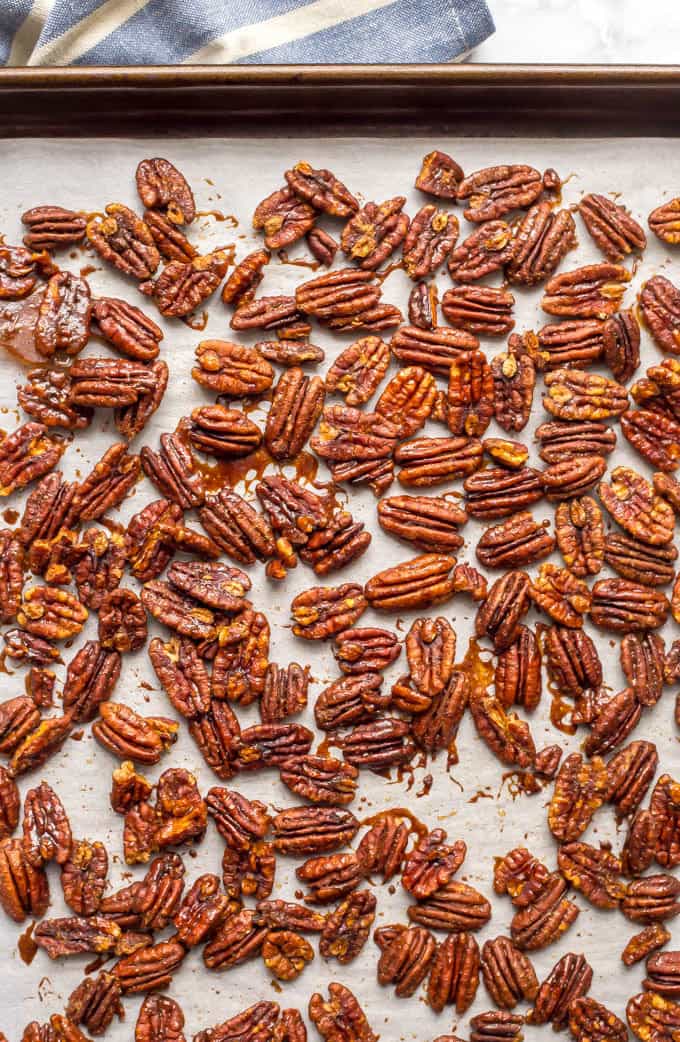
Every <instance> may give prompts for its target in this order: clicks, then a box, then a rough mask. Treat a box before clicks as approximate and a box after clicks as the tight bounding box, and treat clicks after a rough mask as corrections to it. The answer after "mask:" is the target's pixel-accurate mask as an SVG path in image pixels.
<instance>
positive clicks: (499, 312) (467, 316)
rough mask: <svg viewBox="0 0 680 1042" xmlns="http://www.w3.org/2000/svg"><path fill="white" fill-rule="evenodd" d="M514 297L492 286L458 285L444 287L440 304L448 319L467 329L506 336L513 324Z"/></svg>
mask: <svg viewBox="0 0 680 1042" xmlns="http://www.w3.org/2000/svg"><path fill="white" fill-rule="evenodd" d="M514 305H515V298H514V297H513V295H512V293H509V292H508V291H507V290H504V289H494V288H492V287H491V286H459V287H454V288H453V289H447V291H446V293H445V294H444V296H443V297H442V302H441V308H442V312H443V313H444V317H445V318H446V321H447V322H450V324H451V325H452V326H454V327H456V328H458V329H464V330H465V331H466V332H468V333H481V334H483V335H484V336H505V335H506V333H509V332H511V330H512V329H513V328H514V325H515V320H514V318H513V317H512V309H513V307H514Z"/></svg>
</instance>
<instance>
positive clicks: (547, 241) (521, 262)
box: [506, 202, 577, 286]
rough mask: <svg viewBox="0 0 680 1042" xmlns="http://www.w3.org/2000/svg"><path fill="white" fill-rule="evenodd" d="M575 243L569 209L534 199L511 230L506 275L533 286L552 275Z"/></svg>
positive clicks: (573, 226) (574, 232) (513, 279)
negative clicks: (511, 241)
mask: <svg viewBox="0 0 680 1042" xmlns="http://www.w3.org/2000/svg"><path fill="white" fill-rule="evenodd" d="M576 244H577V242H576V226H575V225H574V218H573V217H572V216H571V214H570V213H569V211H568V210H558V211H556V212H554V211H553V209H552V204H551V203H549V202H541V203H537V204H536V205H535V206H532V207H531V209H530V210H529V212H528V213H527V214H526V215H525V216H524V217H523V218H522V220H521V221H520V224H519V226H518V228H517V230H516V232H515V235H514V239H513V243H512V251H511V256H510V257H509V260H508V264H507V268H506V271H507V275H508V278H509V279H510V281H511V282H519V283H521V284H523V285H525V286H534V285H536V283H538V282H542V281H543V280H544V279H546V278H548V276H549V275H552V273H553V272H554V270H555V268H556V267H557V266H558V264H559V263H560V261H561V260H562V259H563V258H564V257H565V256H566V255H567V253H568V252H569V250H572V249H574V247H575V246H576Z"/></svg>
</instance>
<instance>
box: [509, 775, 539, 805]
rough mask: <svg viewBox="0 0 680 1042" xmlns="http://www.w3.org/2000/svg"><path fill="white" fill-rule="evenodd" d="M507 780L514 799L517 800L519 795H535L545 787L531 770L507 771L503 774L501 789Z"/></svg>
mask: <svg viewBox="0 0 680 1042" xmlns="http://www.w3.org/2000/svg"><path fill="white" fill-rule="evenodd" d="M506 782H507V788H508V792H509V793H510V795H511V797H512V798H513V800H516V799H517V797H518V796H533V795H534V794H535V793H537V792H540V791H541V789H542V788H543V786H542V785H541V783H540V782H539V781H538V779H537V778H536V776H535V775H533V774H532V773H531V772H530V771H506V772H505V773H504V774H503V775H502V776H501V789H502V788H503V786H504V785H505V784H506Z"/></svg>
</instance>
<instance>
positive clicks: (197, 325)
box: [180, 311, 208, 333]
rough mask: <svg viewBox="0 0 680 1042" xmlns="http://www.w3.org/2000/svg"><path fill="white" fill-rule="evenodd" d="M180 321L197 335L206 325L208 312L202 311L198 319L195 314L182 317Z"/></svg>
mask: <svg viewBox="0 0 680 1042" xmlns="http://www.w3.org/2000/svg"><path fill="white" fill-rule="evenodd" d="M180 321H182V322H183V323H184V325H185V326H188V327H189V329H194V330H196V332H197V333H202V332H203V330H204V329H205V327H206V326H207V325H208V312H207V311H202V312H201V317H200V318H199V317H198V315H196V314H191V315H183V316H182V318H181V320H180Z"/></svg>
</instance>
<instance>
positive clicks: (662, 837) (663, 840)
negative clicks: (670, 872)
mask: <svg viewBox="0 0 680 1042" xmlns="http://www.w3.org/2000/svg"><path fill="white" fill-rule="evenodd" d="M649 809H650V812H651V814H652V816H653V818H654V820H655V823H656V825H657V829H658V832H657V837H656V850H655V855H654V856H655V858H656V861H657V862H658V864H660V865H662V867H663V868H674V867H675V866H676V865H677V864H680V787H679V786H678V783H677V782H676V781H674V779H673V778H671V776H670V775H668V774H662V775H661V777H660V778H659V780H658V781H657V783H656V785H655V786H654V790H653V792H652V797H651V800H650V802H649Z"/></svg>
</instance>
